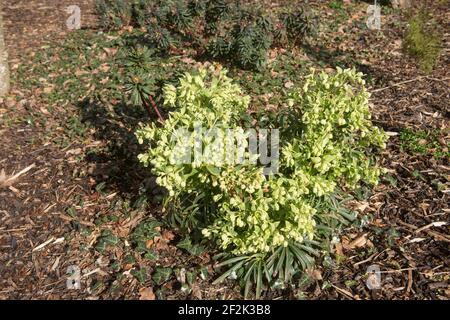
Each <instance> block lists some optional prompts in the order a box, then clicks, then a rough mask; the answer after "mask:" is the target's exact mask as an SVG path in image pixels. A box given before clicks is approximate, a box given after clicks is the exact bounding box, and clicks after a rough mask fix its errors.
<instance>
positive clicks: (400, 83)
mask: <svg viewBox="0 0 450 320" xmlns="http://www.w3.org/2000/svg"><path fill="white" fill-rule="evenodd" d="M424 78H426V77H425V76H421V77H417V78H415V79H410V80H406V81H402V82H399V83H395V84H393V85H390V86H387V87H384V88H380V89H375V90H372V91H371V92H380V91H384V90H387V89H390V88H393V87H398V86H401V85H402V84H407V83H410V82H414V81H419V80H422V79H424Z"/></svg>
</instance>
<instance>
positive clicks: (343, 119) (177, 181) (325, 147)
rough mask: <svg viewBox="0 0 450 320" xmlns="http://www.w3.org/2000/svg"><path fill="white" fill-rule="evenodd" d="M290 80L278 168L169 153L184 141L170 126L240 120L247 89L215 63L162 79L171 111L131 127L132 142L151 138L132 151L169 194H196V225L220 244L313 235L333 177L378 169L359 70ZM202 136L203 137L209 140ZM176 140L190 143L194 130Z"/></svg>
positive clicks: (224, 125)
mask: <svg viewBox="0 0 450 320" xmlns="http://www.w3.org/2000/svg"><path fill="white" fill-rule="evenodd" d="M294 89H295V90H293V92H292V94H291V95H290V97H289V100H288V103H287V104H288V105H289V112H290V113H292V114H293V115H295V116H294V117H291V119H293V120H291V121H290V122H287V123H285V122H284V123H283V126H281V125H280V127H281V128H280V130H281V142H280V147H281V157H280V159H279V172H278V173H276V174H273V175H270V176H265V175H264V174H263V168H262V166H260V165H257V164H254V163H252V162H249V163H243V164H239V165H234V164H228V163H223V164H222V165H220V166H218V165H214V163H212V164H211V163H207V162H202V161H200V162H196V161H185V162H183V163H180V162H176V161H173V159H174V150H176V151H175V153H177V154H179V155H181V154H183V151H185V150H183V148H180V147H179V146H180V140H182V139H174V138H173V133H174V132H175V131H177V130H180V129H181V128H184V129H185V130H187V131H189V132H195V127H196V125H198V122H200V123H201V125H202V127H204V128H220V129H235V130H237V129H238V128H239V124H240V123H241V121H240V120H241V119H242V116H243V115H244V114H245V112H246V110H247V108H248V107H249V103H250V98H249V97H248V96H245V95H243V94H242V92H241V89H240V88H239V87H238V86H237V85H235V84H233V83H232V81H231V79H229V78H228V77H227V76H226V73H225V71H223V70H219V71H217V70H209V71H208V70H200V71H199V73H198V74H194V75H191V74H186V75H185V76H184V77H182V78H181V79H180V84H179V86H178V87H175V86H166V87H165V89H164V94H165V103H166V104H168V105H170V106H171V107H172V108H175V110H176V111H173V112H171V113H170V116H169V118H168V119H167V120H166V121H165V123H164V125H163V126H157V125H156V124H152V125H148V126H145V127H142V128H141V129H140V130H138V131H137V137H138V139H139V142H140V143H143V142H144V141H149V142H150V148H149V150H148V152H146V153H144V154H142V155H140V157H139V159H140V161H141V162H142V163H143V164H144V165H151V166H152V171H153V173H154V174H155V175H156V176H157V182H158V183H159V184H160V185H161V186H163V187H165V188H166V189H167V190H168V191H169V198H173V199H175V198H178V199H180V198H186V195H188V194H195V195H196V196H200V197H201V198H202V199H203V201H201V202H196V203H195V205H196V206H198V208H197V209H198V210H195V211H196V212H198V211H200V212H204V213H205V214H206V217H205V219H204V220H203V222H204V223H203V224H202V225H201V226H200V225H199V226H198V228H199V229H201V230H202V234H203V236H204V237H206V238H210V239H213V240H214V241H215V242H216V243H217V245H218V247H220V248H221V249H222V250H226V251H228V252H232V253H233V254H235V255H239V254H251V253H265V252H271V251H273V250H274V249H276V248H277V247H280V246H285V247H286V246H288V245H289V243H291V242H295V243H301V242H302V241H303V240H304V239H312V238H313V237H314V233H315V221H316V220H315V215H317V214H320V213H319V212H318V211H317V210H316V204H317V201H318V199H319V198H320V197H322V196H326V195H329V194H331V193H333V192H334V191H335V190H336V188H337V187H338V186H344V185H346V186H349V187H351V186H356V185H357V183H358V182H360V181H362V180H364V181H367V182H370V183H376V182H377V178H378V176H379V175H380V173H381V169H380V168H378V167H377V166H376V165H375V164H374V159H373V157H372V156H371V155H372V149H374V148H384V147H385V142H386V135H385V134H384V133H383V132H382V131H381V130H380V129H379V128H377V127H375V126H373V125H372V123H371V121H370V112H369V108H368V98H369V95H368V93H367V91H366V90H365V88H364V80H363V79H362V74H360V73H357V72H356V71H354V70H342V69H338V70H337V72H336V73H335V74H334V75H328V74H326V73H320V74H316V73H315V72H313V73H312V74H311V75H310V76H309V77H308V78H307V80H306V82H305V83H304V85H303V86H301V87H296V88H294ZM243 137H244V136H241V137H240V138H241V139H242V138H243ZM202 139H203V140H202V144H203V145H206V144H208V143H209V142H211V141H207V140H205V139H207V138H204V137H203V138H202ZM182 141H183V142H184V143H185V144H187V145H189V146H193V145H194V144H195V134H191V135H187V138H185V139H184V140H182ZM216 151H217V150H216ZM211 208H212V209H211Z"/></svg>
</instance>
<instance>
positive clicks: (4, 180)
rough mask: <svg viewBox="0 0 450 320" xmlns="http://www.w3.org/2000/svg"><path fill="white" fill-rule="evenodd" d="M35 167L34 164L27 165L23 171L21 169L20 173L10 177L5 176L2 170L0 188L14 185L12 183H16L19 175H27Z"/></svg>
mask: <svg viewBox="0 0 450 320" xmlns="http://www.w3.org/2000/svg"><path fill="white" fill-rule="evenodd" d="M35 166H36V164H34V163H33V164H32V165H29V166H28V167H26V168H25V169H23V170H22V171H20V172H18V173H17V174H15V175H13V176H12V177H7V176H6V175H5V171H4V170H2V171H1V172H0V188H3V187H8V186H10V185H11V184H13V183H14V181H16V180H17V179H18V178H19V177H20V176H21V175H23V174H25V173H27V172H28V171H30V170H31V169H33V168H34V167H35Z"/></svg>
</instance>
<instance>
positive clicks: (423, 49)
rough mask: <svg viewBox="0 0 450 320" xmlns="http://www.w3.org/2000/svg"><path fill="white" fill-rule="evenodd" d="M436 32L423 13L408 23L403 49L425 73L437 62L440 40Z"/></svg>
mask: <svg viewBox="0 0 450 320" xmlns="http://www.w3.org/2000/svg"><path fill="white" fill-rule="evenodd" d="M436 30H437V28H436V24H435V23H434V22H433V21H431V19H430V16H429V15H428V14H427V13H426V12H425V11H421V12H419V13H416V14H415V15H413V16H412V17H411V18H410V19H409V21H408V29H407V31H406V34H405V38H404V47H405V49H406V51H407V52H408V53H409V54H410V55H412V56H413V57H415V58H416V59H417V60H418V62H419V65H420V68H421V69H422V70H423V71H425V72H431V71H432V70H433V67H434V66H435V65H436V63H437V62H438V60H439V55H440V51H441V41H442V40H441V35H440V34H439V33H438V32H437V31H436Z"/></svg>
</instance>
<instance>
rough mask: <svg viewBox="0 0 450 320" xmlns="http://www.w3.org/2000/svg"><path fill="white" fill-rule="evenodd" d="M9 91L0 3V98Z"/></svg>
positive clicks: (6, 55) (6, 54)
mask: <svg viewBox="0 0 450 320" xmlns="http://www.w3.org/2000/svg"><path fill="white" fill-rule="evenodd" d="M8 91H9V68H8V53H7V52H6V45H5V39H4V37H3V18H2V5H1V3H0V97H2V96H4V95H5V94H7V93H8Z"/></svg>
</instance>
